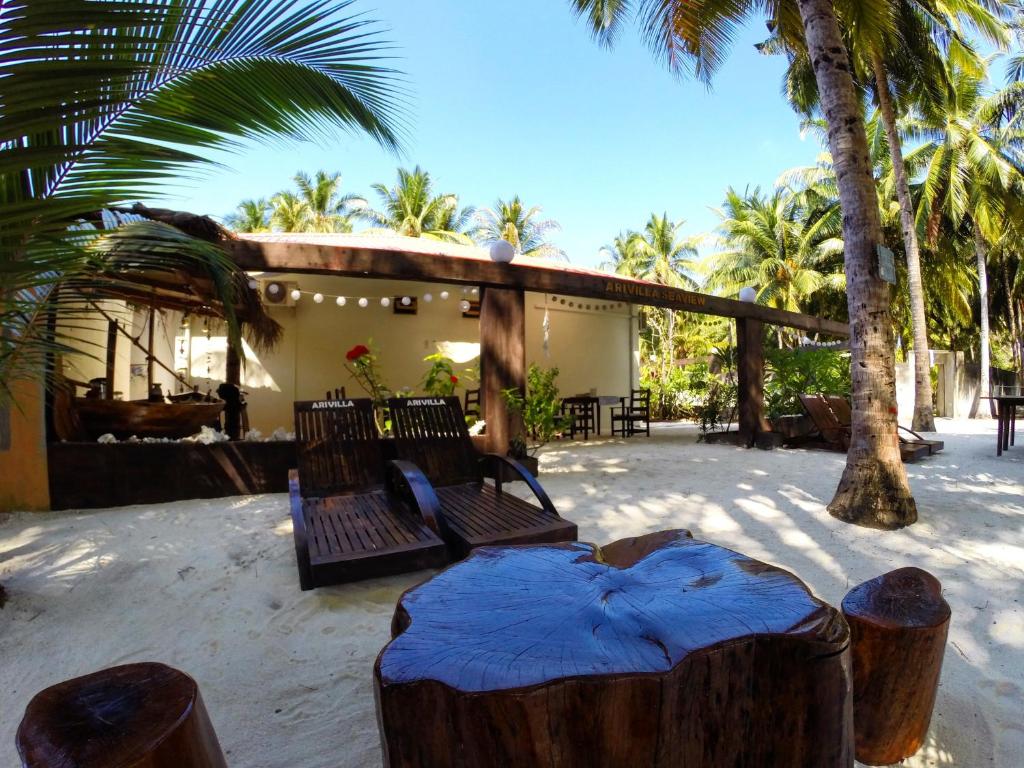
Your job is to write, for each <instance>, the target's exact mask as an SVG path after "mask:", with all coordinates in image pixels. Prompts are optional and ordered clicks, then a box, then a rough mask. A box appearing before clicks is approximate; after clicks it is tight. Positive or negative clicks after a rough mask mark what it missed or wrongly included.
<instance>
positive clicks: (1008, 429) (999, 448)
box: [992, 394, 1024, 456]
mask: <svg viewBox="0 0 1024 768" xmlns="http://www.w3.org/2000/svg"><path fill="white" fill-rule="evenodd" d="M992 399H993V400H994V401H995V403H996V421H997V427H996V456H1002V455H1003V451H1005V450H1008V449H1009V448H1010V446H1011V445H1013V444H1014V443H1015V442H1016V437H1017V434H1016V433H1017V409H1018V408H1020V407H1021V406H1024V394H1017V395H995V396H993V397H992Z"/></svg>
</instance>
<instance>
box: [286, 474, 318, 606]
mask: <svg viewBox="0 0 1024 768" xmlns="http://www.w3.org/2000/svg"><path fill="white" fill-rule="evenodd" d="M288 506H289V510H290V512H291V515H292V537H293V538H294V539H295V561H296V563H297V564H298V566H299V587H300V588H301V589H302V590H307V589H313V587H315V586H316V585H315V584H314V583H313V567H312V565H311V564H310V562H309V534H308V533H307V532H306V516H305V515H304V514H303V510H302V493H301V491H300V489H299V470H297V469H289V470H288Z"/></svg>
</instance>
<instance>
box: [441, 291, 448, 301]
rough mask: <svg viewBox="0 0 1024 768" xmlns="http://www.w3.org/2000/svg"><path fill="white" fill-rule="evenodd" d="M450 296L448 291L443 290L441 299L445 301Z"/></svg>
mask: <svg viewBox="0 0 1024 768" xmlns="http://www.w3.org/2000/svg"><path fill="white" fill-rule="evenodd" d="M447 298H448V291H441V300H442V301H444V300H445V299H447Z"/></svg>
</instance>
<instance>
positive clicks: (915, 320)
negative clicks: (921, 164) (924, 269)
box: [762, 0, 1007, 431]
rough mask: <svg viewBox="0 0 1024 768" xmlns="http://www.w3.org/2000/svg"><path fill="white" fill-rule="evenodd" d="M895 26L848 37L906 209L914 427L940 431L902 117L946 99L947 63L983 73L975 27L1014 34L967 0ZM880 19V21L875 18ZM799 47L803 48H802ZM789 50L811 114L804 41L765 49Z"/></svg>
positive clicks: (895, 2) (793, 79)
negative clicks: (969, 37) (968, 35)
mask: <svg viewBox="0 0 1024 768" xmlns="http://www.w3.org/2000/svg"><path fill="white" fill-rule="evenodd" d="M885 11H886V13H887V15H888V16H889V17H890V18H889V19H887V20H886V21H888V22H889V23H874V24H849V25H847V26H846V27H845V29H844V33H845V35H844V37H845V40H846V43H847V47H848V49H849V51H850V53H851V54H852V55H851V63H852V64H853V72H854V76H855V79H856V80H857V81H858V82H859V83H860V84H862V86H863V88H864V90H866V91H870V92H872V93H873V94H874V97H875V100H876V102H877V104H878V116H879V119H880V121H881V124H882V127H883V128H884V130H885V140H886V142H885V143H886V146H887V148H888V152H889V155H890V160H891V165H890V167H891V170H892V181H893V185H892V186H893V191H894V193H895V199H896V201H897V210H898V211H899V220H900V229H901V234H902V240H903V247H904V248H903V249H904V253H905V255H906V263H907V286H908V290H909V294H910V317H911V326H912V330H913V337H914V350H915V356H914V371H915V376H914V382H915V386H914V415H913V427H914V429H918V430H924V431H934V429H935V419H934V414H933V411H932V387H931V372H930V368H931V365H930V356H929V354H928V328H927V324H926V318H925V298H924V293H923V285H922V279H921V255H920V247H919V243H918V233H917V228H916V226H915V211H914V203H913V200H912V198H911V194H910V181H909V178H910V175H909V173H908V170H907V168H906V164H905V162H904V158H903V149H902V143H901V141H900V135H899V130H898V127H897V117H898V113H899V114H903V113H904V112H905V110H906V108H907V105H908V104H909V103H911V102H913V101H914V100H917V99H920V98H934V97H938V98H941V93H942V90H943V89H944V88H946V87H948V82H947V80H946V69H945V67H944V65H943V61H944V59H945V58H952V59H954V60H956V61H958V62H961V63H962V65H965V66H970V67H972V68H974V69H976V70H977V71H982V70H983V64H982V62H981V60H980V58H979V57H978V56H977V54H976V53H975V52H974V50H973V49H972V48H971V46H970V45H969V44H968V43H967V42H966V41H965V40H964V39H963V37H962V35H961V26H962V25H963V24H964V23H967V24H968V25H969V26H970V27H971V29H972V30H973V31H974V32H978V33H981V34H982V35H984V36H985V37H986V38H987V39H988V41H989V42H991V43H993V44H997V45H1005V43H1006V40H1007V31H1006V28H1005V26H1004V25H1003V24H1002V23H1001V21H1000V20H999V19H997V18H996V16H995V15H994V14H993V13H991V12H990V10H989V9H988V8H987V7H985V5H984V4H983V3H980V2H976V1H974V0H965V1H964V2H959V3H957V4H956V5H953V6H950V5H946V4H941V3H935V2H933V0H890V2H889V4H888V7H887V8H886V9H885ZM874 21H876V22H877V21H878V19H875V20H874ZM794 43H795V45H794ZM779 49H784V50H785V52H786V54H787V55H788V56H789V58H790V67H789V70H788V72H787V76H786V85H787V87H786V91H787V94H788V96H789V98H790V103H791V104H792V105H793V106H794V107H795V108H796V109H798V110H799V111H801V112H803V113H805V114H810V113H811V112H813V110H814V109H816V108H817V106H818V101H817V97H818V93H817V88H816V84H815V82H814V75H813V72H812V71H811V66H810V60H809V57H808V55H807V51H806V49H804V48H803V47H802V45H801V41H800V40H799V39H796V40H788V41H787V40H783V39H782V37H781V35H780V34H776V35H775V36H774V37H773V39H772V41H770V42H769V44H766V45H765V46H763V47H762V50H763V51H764V52H777V51H778V50H779Z"/></svg>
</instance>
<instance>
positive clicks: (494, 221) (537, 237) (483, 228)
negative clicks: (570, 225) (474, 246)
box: [476, 195, 566, 259]
mask: <svg viewBox="0 0 1024 768" xmlns="http://www.w3.org/2000/svg"><path fill="white" fill-rule="evenodd" d="M540 213H541V208H540V206H539V205H535V206H533V207H532V208H527V207H526V206H525V205H523V201H522V200H520V199H519V195H516V196H515V197H513V198H512V199H511V200H501V199H499V200H497V201H496V202H495V204H494V207H493V208H482V209H481V210H479V211H477V217H476V221H477V230H476V239H477V240H478V241H480V242H482V243H493V242H495V241H497V240H507V241H508V242H510V243H512V246H513V247H514V248H515V249H516V253H517V254H520V255H522V256H537V257H540V258H549V259H565V258H566V255H565V251H563V250H562V249H561V248H559V247H558V246H556V245H554V244H553V243H550V242H548V240H547V234H548V233H549V232H557V231H559V230H561V228H562V227H561V226H560V225H559V223H558V222H557V221H555V220H554V219H539V218H538V217H539V216H540Z"/></svg>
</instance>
